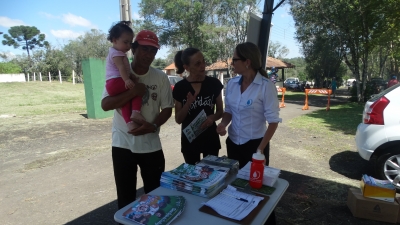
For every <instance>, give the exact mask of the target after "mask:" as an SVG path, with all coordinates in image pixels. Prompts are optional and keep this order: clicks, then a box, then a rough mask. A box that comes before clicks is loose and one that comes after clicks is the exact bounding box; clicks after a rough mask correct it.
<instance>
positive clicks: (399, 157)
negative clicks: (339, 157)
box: [356, 84, 400, 189]
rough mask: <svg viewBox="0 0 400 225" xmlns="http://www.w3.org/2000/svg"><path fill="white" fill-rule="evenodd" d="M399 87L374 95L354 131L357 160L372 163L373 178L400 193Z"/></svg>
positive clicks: (366, 104) (395, 86)
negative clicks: (391, 184)
mask: <svg viewBox="0 0 400 225" xmlns="http://www.w3.org/2000/svg"><path fill="white" fill-rule="evenodd" d="M399 96H400V84H396V85H394V86H392V87H390V88H388V89H386V90H384V91H382V92H380V93H379V94H376V95H373V96H372V98H371V99H370V100H368V101H367V102H366V103H365V107H364V112H363V121H362V123H360V124H359V125H358V127H357V133H356V145H357V150H358V153H359V154H360V156H361V157H362V158H363V159H365V160H368V161H370V162H371V163H372V165H373V167H374V172H375V175H376V178H378V179H381V180H389V181H391V182H392V183H393V184H394V185H395V186H396V187H397V188H398V189H400V122H399V121H400V114H399V112H400V98H399Z"/></svg>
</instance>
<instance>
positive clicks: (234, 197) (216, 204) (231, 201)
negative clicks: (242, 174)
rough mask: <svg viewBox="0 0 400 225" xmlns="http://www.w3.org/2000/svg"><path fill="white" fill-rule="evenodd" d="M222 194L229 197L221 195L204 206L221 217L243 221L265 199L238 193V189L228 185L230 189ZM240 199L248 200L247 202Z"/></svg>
mask: <svg viewBox="0 0 400 225" xmlns="http://www.w3.org/2000/svg"><path fill="white" fill-rule="evenodd" d="M222 192H223V193H226V194H227V195H225V194H222V193H220V194H218V195H217V196H215V197H214V198H212V199H210V200H209V201H207V202H206V203H203V204H204V205H206V206H208V207H211V208H212V209H214V210H215V211H216V212H217V213H219V214H220V215H222V216H226V217H228V218H231V219H235V220H242V219H243V218H245V217H246V216H247V215H249V213H250V212H251V211H252V210H253V209H254V208H256V207H257V205H258V203H260V201H261V200H263V199H264V198H263V197H260V196H255V195H251V194H247V193H243V192H240V191H237V190H236V188H234V187H232V186H230V185H228V187H227V188H226V189H224V190H223V191H222ZM239 199H246V200H247V202H246V201H242V200H239Z"/></svg>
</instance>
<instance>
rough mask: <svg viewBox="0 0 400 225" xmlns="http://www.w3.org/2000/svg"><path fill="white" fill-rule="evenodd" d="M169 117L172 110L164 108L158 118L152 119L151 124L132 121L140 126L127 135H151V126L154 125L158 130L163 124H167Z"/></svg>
mask: <svg viewBox="0 0 400 225" xmlns="http://www.w3.org/2000/svg"><path fill="white" fill-rule="evenodd" d="M171 115H172V108H165V109H162V110H161V112H160V114H158V116H157V117H156V118H155V119H154V121H153V123H149V122H147V121H145V120H138V119H132V120H133V121H134V122H136V123H138V124H140V125H141V126H140V127H138V128H136V129H133V130H130V131H128V133H130V134H132V135H134V136H138V135H143V134H147V133H153V132H154V129H155V127H154V125H153V124H156V125H157V128H158V127H160V126H161V125H163V124H164V123H165V122H167V120H168V119H169V118H170V117H171Z"/></svg>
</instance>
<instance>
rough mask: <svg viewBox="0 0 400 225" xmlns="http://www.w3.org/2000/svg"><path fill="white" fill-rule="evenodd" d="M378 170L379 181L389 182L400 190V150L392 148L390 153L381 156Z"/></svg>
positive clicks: (378, 161)
mask: <svg viewBox="0 0 400 225" xmlns="http://www.w3.org/2000/svg"><path fill="white" fill-rule="evenodd" d="M376 170H377V171H376V173H377V175H378V177H379V178H378V179H381V180H389V181H390V182H392V184H394V185H395V186H396V188H397V189H400V148H398V147H397V148H396V147H394V148H391V149H389V153H386V154H383V155H381V156H379V158H378V160H377V164H376Z"/></svg>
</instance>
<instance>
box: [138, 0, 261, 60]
mask: <svg viewBox="0 0 400 225" xmlns="http://www.w3.org/2000/svg"><path fill="white" fill-rule="evenodd" d="M256 2H257V1H256V0H213V1H198V0H197V1H193V0H192V1H189V0H142V2H141V3H140V4H139V7H140V8H141V10H140V14H141V16H142V17H143V18H144V20H143V21H137V20H134V21H133V24H134V30H135V31H136V32H137V30H139V29H150V30H153V31H155V32H156V33H157V34H158V35H159V38H160V44H161V45H167V46H169V47H172V48H177V49H184V48H186V47H196V48H198V49H200V50H201V51H202V52H203V54H204V57H205V59H206V62H207V63H208V64H210V63H213V62H215V61H217V60H222V61H225V62H226V63H227V62H228V58H230V57H231V56H232V55H233V50H234V48H235V46H236V45H237V44H238V43H241V42H244V41H245V38H246V34H247V23H248V19H249V12H251V11H252V12H255V11H256V10H257V8H256V5H257V4H256Z"/></svg>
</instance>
